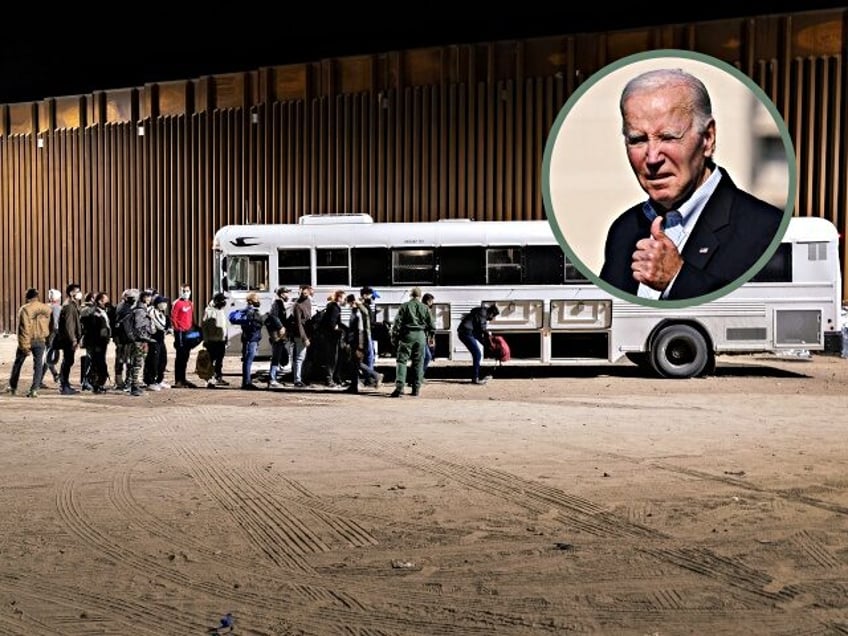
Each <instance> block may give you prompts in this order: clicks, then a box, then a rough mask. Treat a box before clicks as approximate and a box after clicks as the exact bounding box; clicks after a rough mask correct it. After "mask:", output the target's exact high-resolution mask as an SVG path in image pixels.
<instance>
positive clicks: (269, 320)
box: [265, 313, 286, 343]
mask: <svg viewBox="0 0 848 636" xmlns="http://www.w3.org/2000/svg"><path fill="white" fill-rule="evenodd" d="M265 328H266V329H267V330H268V338H269V339H270V340H271V342H272V343H273V342H279V341H280V340H282V339H283V336H285V333H286V332H285V328H284V327H283V323H282V322H280V319H279V318H277V317H276V316H275V315H273V314H270V313H269V314H267V315H266V317H265Z"/></svg>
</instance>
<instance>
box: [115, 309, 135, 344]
mask: <svg viewBox="0 0 848 636" xmlns="http://www.w3.org/2000/svg"><path fill="white" fill-rule="evenodd" d="M134 313H135V312H134V311H133V310H132V309H130V310H129V311H127V312H125V313H124V314H123V315H121V316H118V324H117V325H115V331H116V332H117V334H118V338H119V339H120V341H121V342H122V343H123V344H129V343H130V342H135V341H136V333H135V315H134Z"/></svg>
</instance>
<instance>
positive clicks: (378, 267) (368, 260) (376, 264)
mask: <svg viewBox="0 0 848 636" xmlns="http://www.w3.org/2000/svg"><path fill="white" fill-rule="evenodd" d="M390 263H391V261H390V257H389V250H388V249H387V248H385V247H355V248H353V249H352V250H351V251H350V264H351V274H352V276H353V280H352V281H351V285H353V286H354V287H363V286H365V285H369V286H371V287H376V286H378V285H381V286H386V285H389V284H390V277H389V271H390V269H391V267H390Z"/></svg>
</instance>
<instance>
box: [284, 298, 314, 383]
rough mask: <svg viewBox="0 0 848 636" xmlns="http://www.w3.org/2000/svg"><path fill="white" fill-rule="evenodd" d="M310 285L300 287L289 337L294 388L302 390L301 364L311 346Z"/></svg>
mask: <svg viewBox="0 0 848 636" xmlns="http://www.w3.org/2000/svg"><path fill="white" fill-rule="evenodd" d="M312 293H313V290H312V285H310V284H308V283H304V284H303V285H301V286H300V295H299V296H298V297H297V300H296V301H295V303H294V306H293V307H292V315H291V320H290V324H291V325H292V327H293V328H292V329H290V331H291V333H290V334H289V336H290V337H291V338H292V340H293V341H294V362H293V364H292V373H293V374H294V386H295V387H297V388H302V387H304V386H306V385H305V384H304V382H303V362H304V360H306V352H307V349H308V348H309V345H310V344H311V341H310V337H311V336H312V334H310V333H309V326H308V325H309V319H310V318H311V317H312Z"/></svg>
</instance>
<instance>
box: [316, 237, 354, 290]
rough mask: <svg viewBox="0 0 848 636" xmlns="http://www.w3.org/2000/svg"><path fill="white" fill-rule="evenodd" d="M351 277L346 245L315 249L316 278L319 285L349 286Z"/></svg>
mask: <svg viewBox="0 0 848 636" xmlns="http://www.w3.org/2000/svg"><path fill="white" fill-rule="evenodd" d="M349 278H350V276H349V274H348V260H347V248H346V247H332V248H322V247H319V248H316V249H315V279H316V283H317V284H318V285H341V286H342V287H347V286H348V284H349V283H348V279H349Z"/></svg>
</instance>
